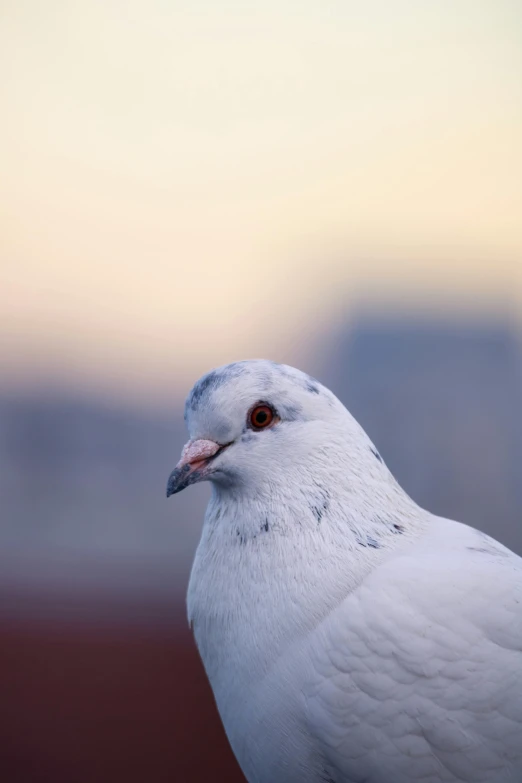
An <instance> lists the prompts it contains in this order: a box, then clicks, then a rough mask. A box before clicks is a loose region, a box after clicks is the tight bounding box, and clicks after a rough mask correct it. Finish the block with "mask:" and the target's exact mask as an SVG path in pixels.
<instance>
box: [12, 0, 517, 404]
mask: <svg viewBox="0 0 522 783" xmlns="http://www.w3.org/2000/svg"><path fill="white" fill-rule="evenodd" d="M0 67H1V70H0V73H1V74H2V75H1V77H0V100H1V105H2V122H1V125H0V171H1V172H2V174H1V178H0V220H1V222H2V224H1V232H0V329H1V341H0V362H1V363H2V365H3V371H2V372H3V381H4V382H9V383H13V384H16V383H20V382H27V381H30V380H31V379H32V378H35V377H39V378H43V379H44V380H45V381H48V380H49V379H51V381H52V379H53V378H56V379H58V380H57V382H60V383H61V382H62V380H63V379H65V382H66V383H67V385H69V386H71V387H74V388H77V389H80V390H82V391H87V392H89V393H90V392H91V391H95V392H101V393H110V394H111V395H119V394H121V395H122V396H124V397H125V396H130V397H140V395H141V396H143V397H148V398H151V399H152V398H156V397H157V398H158V399H159V398H162V397H167V396H168V395H169V394H170V393H171V392H172V389H173V388H174V387H176V388H177V387H178V386H181V387H182V388H185V387H186V384H187V381H188V380H194V378H195V377H197V375H199V374H200V373H201V372H203V371H204V370H206V369H208V368H209V367H211V366H214V365H217V364H220V363H223V362H225V361H230V360H231V359H236V358H244V357H248V356H260V355H265V356H269V357H271V358H275V359H280V360H281V359H286V358H288V357H289V356H292V357H293V356H299V354H300V352H301V353H303V355H304V354H305V353H306V351H308V350H313V347H314V345H315V344H316V341H317V339H318V337H319V336H320V335H321V334H323V333H326V332H327V330H328V328H329V326H330V325H331V324H334V323H339V322H340V321H341V320H342V319H343V318H349V317H350V314H351V313H352V312H353V311H354V310H355V309H356V307H357V306H358V303H360V301H361V300H362V301H365V302H369V303H370V304H371V303H372V302H373V303H376V302H378V303H384V304H385V305H386V306H392V307H393V306H396V307H401V308H404V309H406V310H408V309H414V310H416V311H419V310H420V311H422V310H423V308H425V307H429V308H430V309H431V310H434V311H435V312H441V313H444V312H460V311H468V310H473V309H478V310H481V309H485V310H491V311H495V310H501V311H502V310H506V309H507V310H509V311H510V312H512V313H513V314H514V315H515V316H517V315H518V314H519V313H520V311H521V310H522V184H521V183H522V143H521V140H522V5H521V4H520V2H519V0H495V2H493V0H431V2H430V0H370V1H368V2H365V3H362V2H360V0H357V1H356V0H353V1H352V0H338V1H337V2H334V1H333V0H321V1H320V2H319V0H316V2H307V1H305V0H300V2H290V1H289V0H286V2H285V0H279V1H278V2H275V0H274V1H273V0H269V1H267V0H265V1H264V2H262V3H261V2H259V3H249V2H245V1H244V0H243V2H236V3H231V2H212V3H211V2H208V1H207V2H201V0H190V1H189V0H187V1H186V2H175V1H174V0H170V1H167V0H161V1H160V0H141V1H140V2H138V1H137V0H135V1H134V2H128V1H126V2H123V0H121V2H116V0H103V1H101V0H100V1H99V2H94V1H93V2H79V1H78V2H73V1H72V0H63V1H62V2H56V1H55V0H46V2H45V3H42V2H39V0H32V2H28V1H27V0H25V1H24V0H4V2H3V3H2V5H1V7H0Z"/></svg>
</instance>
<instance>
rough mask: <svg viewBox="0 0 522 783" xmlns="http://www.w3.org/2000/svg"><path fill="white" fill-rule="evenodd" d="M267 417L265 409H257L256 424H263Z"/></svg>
mask: <svg viewBox="0 0 522 783" xmlns="http://www.w3.org/2000/svg"><path fill="white" fill-rule="evenodd" d="M267 419H268V413H267V412H266V411H259V413H257V414H256V421H257V423H258V424H264V423H265V421H266V420H267Z"/></svg>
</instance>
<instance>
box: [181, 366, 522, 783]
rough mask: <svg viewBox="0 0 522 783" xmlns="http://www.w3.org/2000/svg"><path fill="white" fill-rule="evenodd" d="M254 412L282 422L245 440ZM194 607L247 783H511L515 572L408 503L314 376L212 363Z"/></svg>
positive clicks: (496, 554)
mask: <svg viewBox="0 0 522 783" xmlns="http://www.w3.org/2000/svg"><path fill="white" fill-rule="evenodd" d="M259 401H262V402H263V403H268V404H269V405H271V406H273V407H274V409H275V410H276V411H277V414H278V416H279V417H280V421H279V422H278V423H277V425H276V426H274V427H272V428H270V429H268V430H266V431H261V432H253V431H252V430H251V429H249V427H248V425H247V421H246V417H247V412H248V410H249V409H250V408H251V407H252V405H254V404H255V403H256V402H259ZM186 420H187V425H188V428H189V432H190V436H191V439H192V440H194V439H203V440H209V441H215V442H216V443H220V444H223V443H227V444H229V443H230V444H231V445H230V446H229V447H228V448H227V449H226V451H223V453H219V454H218V456H217V457H216V458H215V462H214V463H213V472H212V474H211V475H210V476H209V478H210V480H211V481H212V495H211V499H210V502H209V505H208V509H207V513H206V516H205V522H204V526H203V531H202V536H201V541H200V544H199V547H198V550H197V553H196V557H195V561H194V565H193V569H192V574H191V579H190V584H189V590H188V612H189V619H190V623H191V626H192V628H193V631H194V635H195V639H196V642H197V645H198V648H199V651H200V654H201V657H202V659H203V663H204V665H205V669H206V671H207V674H208V677H209V680H210V683H211V686H212V689H213V691H214V695H215V698H216V702H217V706H218V709H219V712H220V715H221V718H222V720H223V724H224V726H225V730H226V732H227V735H228V738H229V740H230V742H231V745H232V748H233V750H234V752H235V754H236V756H237V758H238V761H239V763H240V764H241V767H242V769H243V771H244V773H245V775H246V777H247V779H248V781H250V783H325V782H326V783H414V782H417V781H421V782H422V783H437V782H442V781H444V782H445V783H456V781H464V782H465V783H508V781H509V782H510V783H517V782H518V781H522V561H521V559H520V558H519V557H518V556H516V555H515V554H513V553H512V552H510V551H509V550H508V549H506V548H505V547H503V546H502V545H501V544H499V543H497V542H496V541H494V540H493V539H491V538H489V537H487V536H485V535H484V534H483V533H479V532H478V531H476V530H474V529H473V528H470V527H467V526H465V525H462V524H459V523H458V522H453V521H450V520H446V519H441V518H438V517H435V516H433V515H432V514H430V513H429V512H427V511H424V510H423V509H421V508H419V507H418V506H417V505H416V504H415V503H414V502H413V501H412V500H411V499H410V498H409V497H408V496H407V495H406V493H405V492H404V491H403V490H402V489H401V488H400V487H399V485H398V484H397V482H396V481H395V479H394V478H393V476H392V475H391V474H390V472H389V470H388V469H387V467H386V465H385V463H384V461H383V459H382V457H381V456H380V454H379V452H378V451H377V449H376V448H375V446H374V445H373V444H372V443H371V441H370V440H369V438H368V437H367V435H366V434H365V433H364V431H363V430H362V429H361V428H360V426H359V425H358V424H357V423H356V422H355V420H354V419H353V418H352V417H351V416H350V414H349V413H348V411H346V409H345V408H344V406H343V405H342V404H341V403H340V402H339V400H337V399H336V398H335V396H334V395H333V394H332V393H331V392H330V391H328V390H327V389H326V388H325V387H324V386H322V385H321V384H320V383H319V382H318V381H316V380H315V379H312V378H310V377H309V376H307V375H306V374H304V373H301V372H299V371H298V370H295V369H293V368H290V367H286V366H282V365H276V364H274V363H272V362H266V361H261V360H259V361H251V362H239V363H236V364H233V365H228V366H227V367H224V368H220V369H218V370H214V371H212V372H211V373H209V374H208V375H206V376H204V377H203V378H202V379H201V380H200V381H199V382H198V383H197V384H196V385H195V386H194V389H193V390H192V392H191V394H190V395H189V397H188V400H187V405H186Z"/></svg>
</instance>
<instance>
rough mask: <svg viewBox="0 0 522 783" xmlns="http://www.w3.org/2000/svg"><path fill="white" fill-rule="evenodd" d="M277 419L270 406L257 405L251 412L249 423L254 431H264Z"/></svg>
mask: <svg viewBox="0 0 522 783" xmlns="http://www.w3.org/2000/svg"><path fill="white" fill-rule="evenodd" d="M274 418H275V413H274V411H273V410H272V408H271V407H270V406H269V405H256V407H255V408H252V410H251V411H250V417H249V423H250V426H251V427H252V429H253V430H264V429H266V428H267V427H269V426H270V425H271V424H272V423H273V421H274Z"/></svg>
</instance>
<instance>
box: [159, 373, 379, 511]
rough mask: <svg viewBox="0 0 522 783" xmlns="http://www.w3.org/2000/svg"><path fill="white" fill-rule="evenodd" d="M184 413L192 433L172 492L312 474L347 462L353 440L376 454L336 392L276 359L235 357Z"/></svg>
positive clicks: (253, 485) (206, 380)
mask: <svg viewBox="0 0 522 783" xmlns="http://www.w3.org/2000/svg"><path fill="white" fill-rule="evenodd" d="M185 420H186V423H187V427H188V430H189V435H190V440H189V441H188V443H187V444H186V445H185V447H184V449H183V452H182V455H181V459H180V461H179V462H178V464H177V466H176V467H175V469H174V470H173V471H172V473H171V475H170V477H169V480H168V484H167V497H169V496H170V495H173V494H175V493H176V492H179V491H180V490H182V489H185V487H187V486H188V485H190V484H194V483H196V482H199V481H211V482H212V483H213V484H214V485H215V486H217V487H218V488H221V489H224V490H226V489H231V490H235V491H240V490H241V489H242V488H243V489H244V488H248V489H249V490H252V489H253V490H258V491H260V490H261V488H265V489H266V488H268V489H269V490H270V488H271V487H274V486H275V485H276V484H277V483H281V482H284V481H292V480H294V479H297V480H298V477H300V478H301V479H302V478H303V476H305V477H306V478H307V480H312V481H313V480H314V474H315V473H316V472H317V471H318V470H323V471H325V470H326V471H331V472H332V473H335V472H338V471H339V470H342V469H343V465H342V464H340V463H342V462H343V461H346V460H347V459H349V457H350V449H349V445H350V442H354V441H356V442H357V444H358V448H361V449H362V448H363V445H364V449H365V452H366V458H367V459H368V460H370V459H371V460H372V461H375V457H374V456H373V455H371V457H370V456H368V455H369V454H370V452H369V448H368V444H369V440H368V438H367V437H366V435H365V433H364V432H363V430H362V429H361V428H360V427H359V426H358V425H357V424H356V422H355V421H354V419H353V418H352V417H351V416H350V414H349V413H348V411H347V410H346V408H345V407H344V406H343V405H342V403H341V402H340V401H339V400H338V399H337V398H336V397H335V395H334V394H332V392H330V391H329V390H328V389H326V388H325V387H324V386H323V385H322V384H320V383H319V382H318V381H316V380H315V379H314V378H311V377H310V376H309V375H307V374H305V373H303V372H301V371H300V370H297V369H294V368H293V367H289V366H287V365H281V364H275V363H274V362H270V361H265V360H252V361H243V362H236V363H234V364H229V365H226V366H224V367H220V368H218V369H215V370H212V371H211V372H209V373H207V374H206V375H204V376H203V377H202V378H200V380H199V381H197V383H196V384H195V385H194V387H193V388H192V390H191V392H190V393H189V395H188V398H187V401H186V405H185ZM356 452H357V449H356V450H355V453H354V452H353V449H352V454H351V456H352V457H353V458H354V460H356V461H357V462H358V464H359V463H360V461H361V459H360V457H359V458H358V459H357V453H356ZM363 461H364V460H363ZM344 467H345V466H344Z"/></svg>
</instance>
